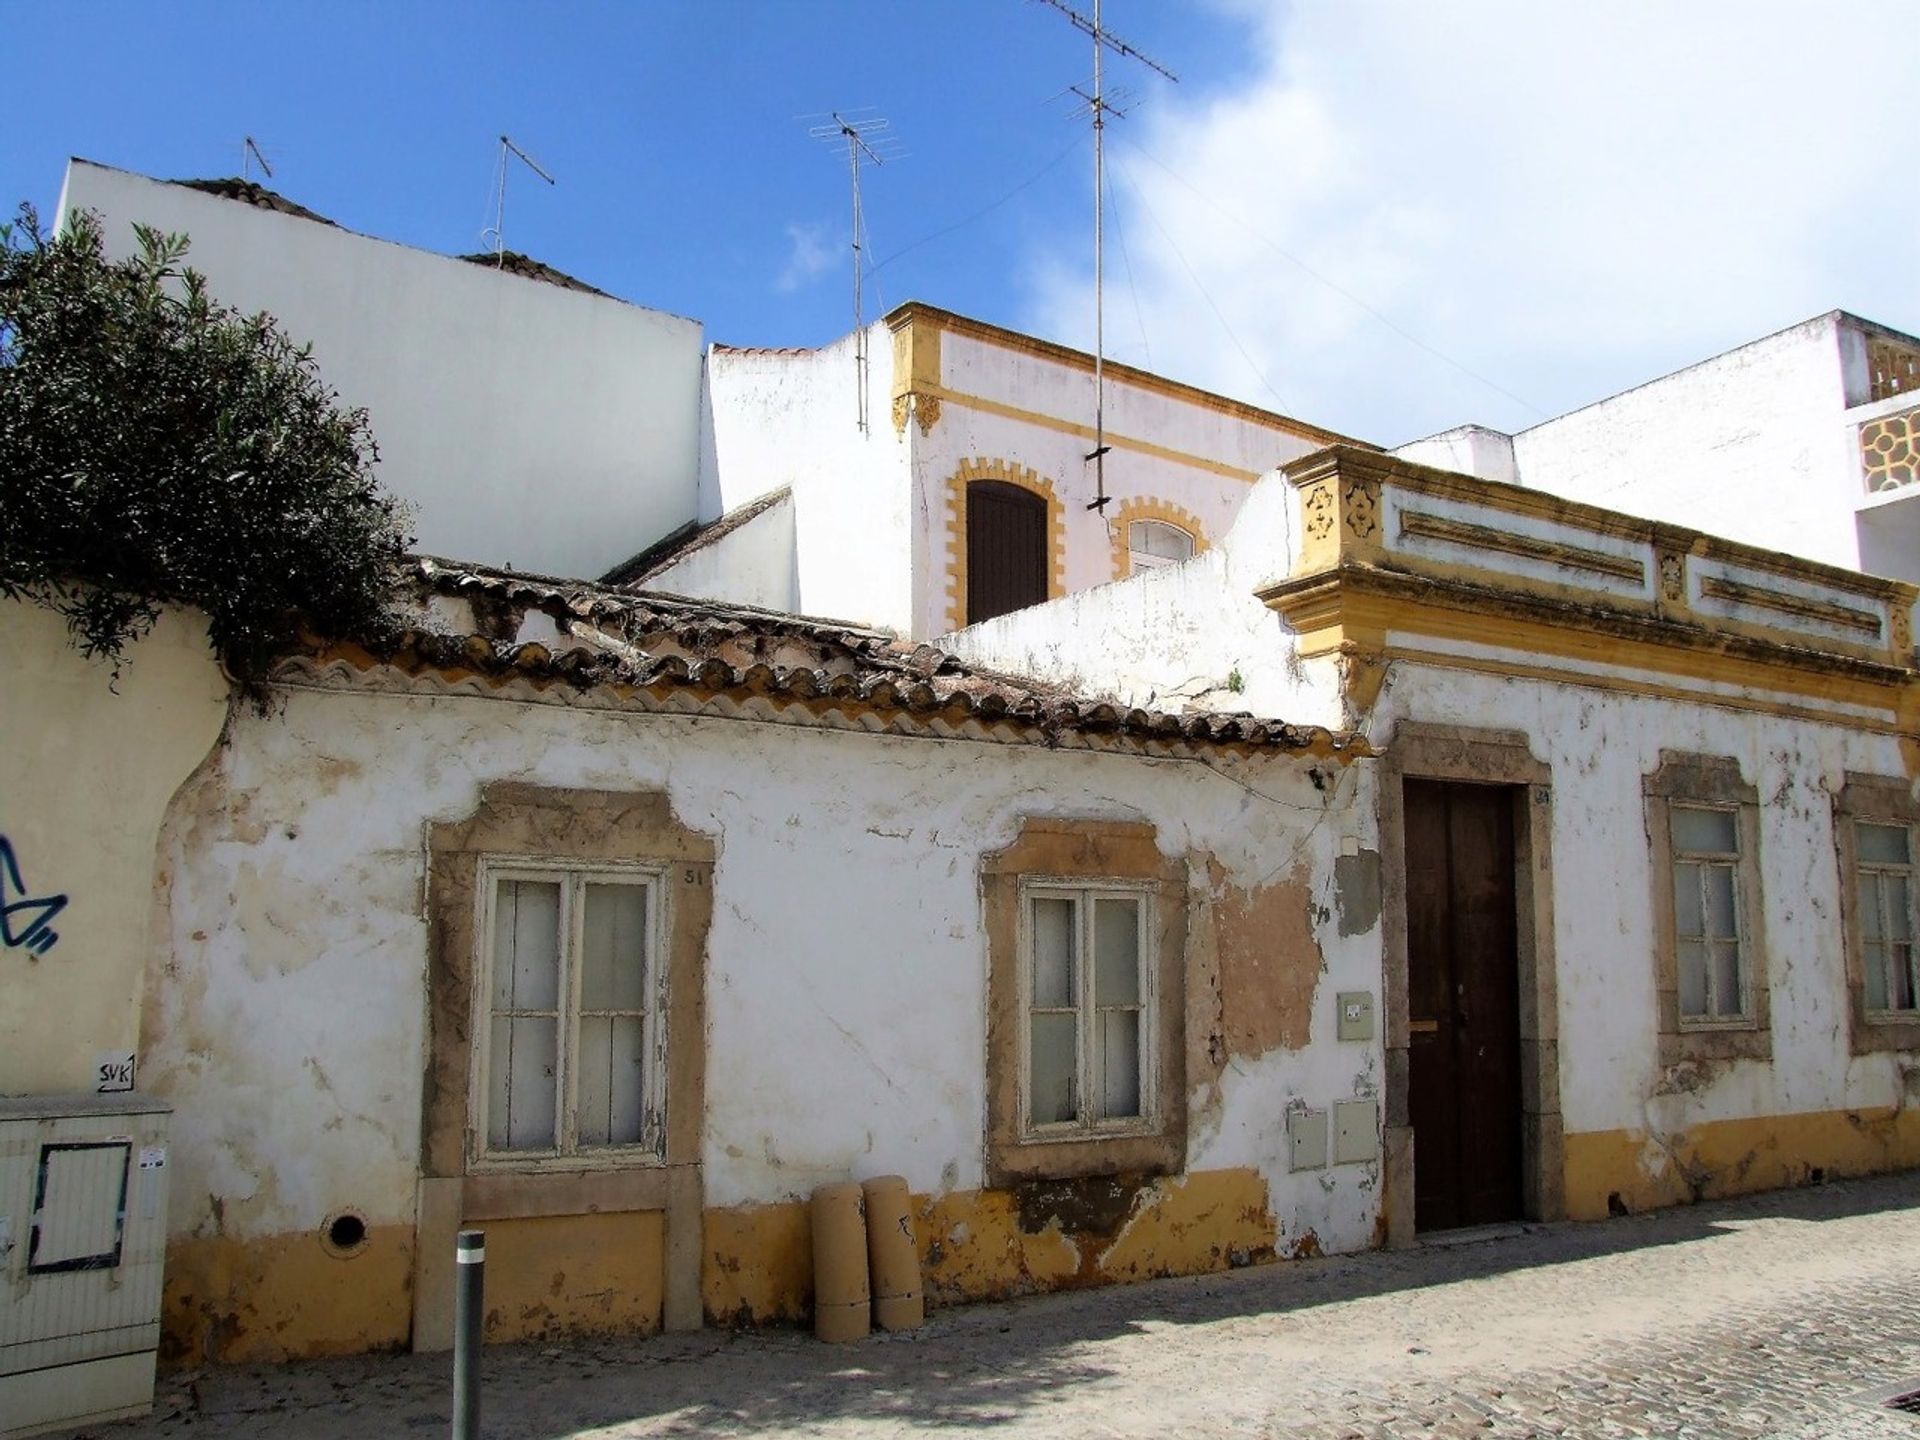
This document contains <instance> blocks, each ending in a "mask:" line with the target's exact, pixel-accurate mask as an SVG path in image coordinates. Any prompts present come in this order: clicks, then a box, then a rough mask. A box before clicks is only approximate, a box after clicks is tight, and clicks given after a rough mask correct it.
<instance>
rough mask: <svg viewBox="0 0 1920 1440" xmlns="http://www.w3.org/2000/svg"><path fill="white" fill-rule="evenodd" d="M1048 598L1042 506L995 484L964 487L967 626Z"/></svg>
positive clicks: (1014, 487)
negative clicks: (965, 493)
mask: <svg viewBox="0 0 1920 1440" xmlns="http://www.w3.org/2000/svg"><path fill="white" fill-rule="evenodd" d="M1046 598H1047V502H1046V501H1045V500H1044V499H1042V498H1041V497H1040V496H1038V495H1036V494H1034V493H1033V491H1031V490H1023V489H1021V488H1020V486H1018V485H1008V484H1006V483H1005V482H1004V481H1000V480H976V481H974V482H973V483H972V484H971V485H969V486H967V623H968V624H969V625H972V624H974V623H976V622H977V621H981V620H991V619H993V617H994V616H996V615H1005V614H1006V613H1007V612H1008V611H1010V610H1024V609H1025V608H1026V607H1027V606H1029V605H1038V604H1039V603H1040V602H1041V601H1042V600H1045V599H1046Z"/></svg>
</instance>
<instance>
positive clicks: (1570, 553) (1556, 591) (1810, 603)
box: [1260, 448, 1920, 753]
mask: <svg viewBox="0 0 1920 1440" xmlns="http://www.w3.org/2000/svg"><path fill="white" fill-rule="evenodd" d="M1287 473H1288V475H1289V478H1290V479H1291V480H1292V482H1293V484H1294V486H1295V488H1296V489H1297V491H1298V493H1299V496H1300V514H1301V517H1302V530H1301V539H1300V546H1299V553H1298V556H1297V558H1296V561H1295V565H1294V569H1293V573H1292V574H1291V575H1290V576H1288V577H1287V578H1286V579H1283V580H1281V581H1278V582H1276V583H1275V584H1273V585H1270V586H1268V587H1267V588H1266V589H1265V590H1263V591H1261V592H1260V598H1261V599H1263V600H1264V601H1265V602H1266V603H1267V604H1268V605H1269V606H1271V607H1272V608H1273V609H1274V610H1275V611H1277V612H1279V614H1280V615H1281V616H1282V617H1284V618H1285V620H1286V621H1287V623H1288V625H1289V626H1290V627H1291V628H1292V629H1293V630H1294V632H1295V634H1296V637H1297V645H1298V649H1299V653H1300V655H1301V656H1302V657H1303V658H1308V659H1311V658H1316V657H1333V658H1337V659H1338V660H1339V661H1340V662H1341V668H1342V676H1343V682H1344V685H1345V688H1346V691H1347V695H1346V698H1347V702H1348V705H1349V708H1356V707H1357V708H1364V706H1365V704H1366V703H1367V699H1368V696H1369V695H1370V694H1371V693H1373V692H1375V691H1377V688H1378V683H1379V674H1380V669H1381V666H1382V664H1383V663H1384V662H1385V661H1386V660H1388V659H1410V658H1420V659H1422V660H1425V661H1430V663H1433V664H1435V665H1446V666H1452V667H1455V668H1461V667H1465V668H1478V669H1481V670H1485V671H1487V672H1488V673H1513V674H1516V675H1517V674H1520V673H1522V672H1521V671H1519V670H1514V669H1513V668H1512V667H1513V666H1515V665H1520V666H1523V667H1527V669H1526V673H1528V674H1535V673H1538V675H1539V677H1540V678H1563V679H1566V680H1567V681H1569V683H1578V684H1582V685H1598V686H1602V687H1608V686H1611V687H1613V688H1618V689H1620V690H1623V691H1629V692H1633V693H1649V694H1652V693H1661V694H1666V693H1669V692H1670V693H1672V694H1673V695H1675V696H1676V697H1682V696H1688V695H1691V697H1692V698H1695V699H1699V700H1701V701H1702V703H1713V704H1730V705H1733V706H1735V707H1736V708H1745V709H1760V710H1768V709H1772V710H1774V711H1776V712H1777V713H1792V714H1801V713H1805V714H1807V715H1809V716H1813V717H1814V718H1823V719H1827V720H1830V721H1831V722H1833V723H1836V724H1842V725H1853V726H1856V727H1857V728H1863V729H1869V730H1872V729H1885V730H1891V731H1894V732H1896V733H1902V734H1911V733H1912V732H1913V730H1914V722H1915V720H1916V719H1920V675H1916V673H1915V670H1914V654H1913V636H1912V611H1913V607H1914V603H1915V600H1916V598H1920V588H1916V587H1915V586H1912V585H1908V584H1905V583H1903V582H1900V581H1893V580H1884V579H1881V578H1878V577H1875V576H1869V575H1860V574H1857V573H1855V572H1852V571H1846V570H1839V569H1836V568H1835V567H1832V566H1826V565H1819V564H1816V563H1814V562H1811V561H1801V560H1796V559H1794V558H1793V557H1790V556H1784V555H1779V554H1776V553H1774V552H1771V551H1762V550H1756V549H1754V548H1753V547H1749V546H1742V545H1736V544H1734V543H1732V542H1728V541H1723V540H1720V539H1718V538H1716V537H1713V536H1707V535H1703V534H1700V533H1699V532H1697V531H1689V530H1683V529H1681V528H1679V527H1676V526H1670V525H1662V524H1656V523H1654V522H1651V521H1645V520H1638V519H1635V518H1633V517H1630V516H1625V515H1618V514H1615V513H1613V512H1611V511H1605V510H1600V509H1598V508H1597V507H1594V506H1588V505H1579V504H1575V503H1573V502H1568V501H1562V500H1559V499H1557V498H1556V497H1553V496H1546V495H1541V494H1539V493H1537V492H1532V491H1522V490H1519V489H1518V487H1515V486H1508V485H1501V484H1499V483H1497V482H1493V481H1483V480H1477V479H1474V478H1473V477H1471V476H1464V475H1455V474H1452V473H1450V472H1446V471H1436V470H1429V469H1427V468H1426V467H1424V466H1415V465H1409V464H1407V463H1405V462H1403V461H1398V460H1393V459H1391V458H1389V457H1385V456H1381V455H1377V454H1374V453H1371V452H1366V451H1354V450H1348V449H1343V448H1335V449H1333V450H1328V451H1322V452H1320V453H1319V454H1317V455H1312V456H1308V457H1306V458H1305V459H1303V460H1301V461H1298V462H1296V463H1295V464H1294V465H1291V466H1289V467H1287ZM1428 496H1442V497H1445V498H1447V499H1449V500H1454V501H1458V502H1460V503H1461V504H1462V505H1463V506H1471V507H1473V511H1474V515H1475V518H1474V519H1472V520H1466V519H1462V518H1460V517H1458V516H1456V515H1440V514H1437V513H1434V512H1433V511H1432V510H1431V509H1422V508H1418V501H1419V500H1420V499H1421V498H1423V497H1428ZM1388 505H1390V506H1391V509H1392V511H1393V513H1394V514H1395V515H1397V517H1398V518H1397V521H1396V522H1395V524H1394V527H1393V528H1394V531H1395V533H1394V534H1392V535H1388V534H1385V533H1383V523H1382V522H1383V519H1384V518H1385V516H1386V514H1387V511H1386V510H1384V509H1383V506H1388ZM1503 515H1508V516H1526V517H1530V518H1531V519H1533V520H1536V521H1538V520H1544V521H1548V522H1552V523H1553V524H1554V526H1555V528H1556V529H1558V530H1559V531H1560V532H1561V533H1560V534H1559V535H1557V536H1547V535H1542V534H1541V533H1540V530H1541V528H1542V527H1540V526H1539V525H1533V526H1530V527H1529V528H1528V529H1526V530H1524V531H1523V530H1521V529H1519V528H1518V527H1514V528H1509V527H1507V526H1506V525H1504V524H1503V523H1502V519H1501V517H1502V516H1503ZM1406 537H1415V538H1427V539H1432V540H1439V541H1444V542H1447V543H1449V544H1451V545H1455V546H1459V547H1462V548H1464V549H1466V550H1468V551H1471V552H1472V554H1473V563H1455V562H1452V561H1441V560H1436V559H1434V558H1432V556H1431V555H1428V554H1420V553H1416V552H1413V551H1410V550H1408V549H1406V548H1403V547H1402V546H1401V544H1400V543H1399V542H1400V541H1401V540H1402V539H1404V538H1406ZM1588 537H1593V538H1594V539H1596V540H1597V539H1600V538H1601V537H1608V538H1611V539H1614V540H1626V541H1630V542H1633V543H1634V544H1635V545H1636V546H1637V547H1641V553H1642V554H1643V555H1644V556H1645V557H1646V558H1645V559H1638V558H1635V557H1633V556H1631V555H1627V554H1623V553H1621V552H1620V550H1618V549H1609V548H1602V546H1601V545H1600V544H1593V543H1587V542H1588ZM1506 556H1517V557H1520V558H1522V559H1531V560H1546V561H1551V562H1553V563H1555V564H1557V565H1560V566H1563V567H1566V570H1567V571H1568V572H1569V573H1568V574H1567V575H1566V578H1564V579H1557V580H1556V579H1542V578H1540V577H1539V576H1538V575H1537V574H1521V573H1518V572H1517V571H1516V570H1515V568H1514V567H1513V566H1512V565H1511V564H1504V565H1503V557H1506ZM1703 561H1705V562H1713V563H1712V567H1711V569H1710V570H1708V571H1706V573H1701V574H1698V575H1697V576H1696V575H1695V574H1692V573H1690V572H1692V571H1693V570H1694V567H1696V566H1698V565H1700V564H1701V562H1703ZM1735 568H1737V570H1739V571H1741V572H1744V573H1746V574H1748V575H1758V576H1771V575H1777V576H1779V577H1781V578H1782V579H1788V580H1793V581H1797V582H1799V583H1800V586H1801V587H1803V588H1804V590H1805V591H1807V592H1811V593H1795V592H1793V591H1789V590H1787V589H1784V588H1778V587H1775V586H1773V585H1770V584H1763V583H1758V582H1757V581H1756V580H1751V579H1736V578H1733V577H1732V576H1731V575H1728V574H1725V573H1721V572H1723V571H1725V570H1729V569H1735ZM1620 580H1625V581H1628V582H1630V583H1631V585H1632V587H1633V588H1632V589H1630V590H1627V591H1625V592H1623V591H1622V589H1621V588H1620V587H1619V586H1618V585H1617V584H1611V583H1610V582H1616V581H1620ZM1821 591H1824V592H1826V594H1825V595H1822V594H1820V593H1818V592H1821ZM1696 593H1697V594H1698V595H1700V596H1701V597H1702V598H1703V599H1712V600H1716V601H1720V602H1723V603H1726V604H1730V605H1738V606H1740V607H1741V608H1742V609H1743V610H1744V611H1746V612H1747V613H1746V614H1744V615H1740V616H1727V615H1719V614H1707V613H1704V612H1703V611H1702V610H1701V609H1699V608H1696V607H1695V606H1694V604H1693V603H1692V601H1691V599H1690V597H1691V596H1692V595H1693V594H1696ZM1843 601H1858V602H1859V603H1857V604H1856V603H1843ZM1756 611H1758V612H1760V614H1759V615H1756V614H1755V612H1756ZM1769 611H1770V612H1772V613H1773V614H1775V615H1778V616H1780V617H1782V618H1781V619H1780V620H1779V621H1778V622H1773V621H1770V620H1768V619H1766V618H1764V616H1765V613H1766V612H1769ZM1814 624H1818V625H1821V626H1837V627H1841V628H1842V629H1844V630H1849V631H1852V632H1854V634H1853V635H1852V636H1850V637H1848V638H1835V637H1833V636H1832V635H1831V634H1830V633H1827V634H1823V633H1819V632H1818V631H1815V630H1812V629H1810V628H1809V626H1810V625H1814ZM1436 642H1439V643H1436ZM1463 642H1464V643H1465V644H1466V645H1469V646H1472V647H1475V648H1476V649H1478V648H1479V647H1486V649H1487V651H1488V652H1489V653H1488V654H1487V655H1485V656H1483V657H1480V658H1469V657H1466V656H1463V655H1462V654H1461V652H1460V651H1459V650H1457V649H1455V650H1454V651H1453V652H1452V653H1448V649H1447V647H1448V646H1449V645H1454V646H1458V645H1460V644H1461V643H1463ZM1499 653H1504V655H1505V657H1507V658H1505V659H1502V658H1497V656H1498V654H1499ZM1555 659H1557V660H1560V661H1563V662H1575V663H1577V664H1580V665H1585V666H1598V667H1608V668H1610V669H1613V670H1615V671H1635V672H1640V673H1641V674H1642V675H1643V676H1644V675H1649V674H1650V675H1658V676H1661V677H1668V678H1666V679H1663V680H1662V681H1661V682H1659V684H1658V685H1657V686H1652V685H1650V682H1647V681H1646V680H1644V679H1641V680H1629V679H1628V678H1627V677H1626V676H1624V675H1620V676H1618V677H1617V678H1612V677H1609V676H1608V675H1607V674H1605V673H1601V674H1595V673H1594V672H1593V671H1592V670H1587V671H1583V672H1575V671H1571V670H1557V671H1556V670H1553V669H1552V668H1551V663H1550V662H1551V661H1553V660H1555ZM1503 666H1504V667H1506V669H1505V670H1503V669H1502V667H1503ZM1542 667H1545V668H1542ZM1688 681H1691V682H1693V683H1694V684H1695V685H1696V686H1698V685H1702V684H1704V685H1709V686H1714V687H1727V689H1724V690H1718V691H1716V692H1713V693H1712V694H1711V698H1708V692H1705V691H1702V690H1698V689H1696V690H1693V691H1691V692H1689V691H1688V690H1687V689H1686V682H1688ZM1733 687H1738V688H1740V689H1743V690H1746V691H1748V692H1750V693H1749V694H1748V695H1747V696H1746V697H1744V698H1743V697H1741V696H1740V695H1738V694H1733V693H1731V690H1732V688H1733ZM1363 692H1365V693H1363ZM1822 706H1825V707H1828V708H1827V709H1826V710H1825V711H1824V713H1823V712H1822V710H1821V707H1822ZM1834 707H1845V710H1853V711H1860V710H1864V711H1867V712H1871V713H1872V714H1874V715H1877V716H1879V717H1881V718H1879V719H1878V720H1868V719H1864V718H1862V717H1861V716H1860V715H1858V714H1852V715H1850V714H1848V713H1845V710H1840V709H1836V708H1834ZM1916 753H1920V751H1917V752H1916Z"/></svg>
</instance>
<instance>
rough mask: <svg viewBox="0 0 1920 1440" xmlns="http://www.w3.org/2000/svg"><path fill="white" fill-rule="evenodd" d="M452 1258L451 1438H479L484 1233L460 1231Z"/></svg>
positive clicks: (484, 1276) (483, 1297) (484, 1279)
mask: <svg viewBox="0 0 1920 1440" xmlns="http://www.w3.org/2000/svg"><path fill="white" fill-rule="evenodd" d="M453 1258H454V1260H455V1262H456V1264H455V1265H454V1270H455V1272H456V1273H455V1278H454V1292H453V1440H480V1320H481V1317H482V1316H483V1315H484V1314H485V1313H486V1291H487V1278H486V1277H487V1232H486V1231H484V1230H462V1231H461V1232H460V1238H459V1240H458V1241H457V1242H456V1244H455V1247H454V1253H453Z"/></svg>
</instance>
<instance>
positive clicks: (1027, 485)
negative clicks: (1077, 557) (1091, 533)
mask: <svg viewBox="0 0 1920 1440" xmlns="http://www.w3.org/2000/svg"><path fill="white" fill-rule="evenodd" d="M976 480H1000V481H1004V482H1005V483H1006V484H1008V485H1018V486H1019V487H1020V488H1021V489H1023V490H1031V491H1032V492H1033V493H1034V494H1036V495H1038V496H1040V497H1041V498H1042V499H1043V500H1045V501H1046V502H1047V598H1048V599H1049V600H1057V599H1059V598H1060V597H1061V596H1062V595H1064V594H1066V593H1067V507H1066V504H1065V502H1064V501H1062V500H1061V498H1060V496H1059V493H1058V492H1057V491H1055V490H1054V488H1053V482H1052V481H1051V480H1049V479H1047V477H1046V476H1044V475H1041V474H1039V473H1038V472H1037V471H1035V470H1033V469H1030V468H1029V467H1028V466H1025V465H1018V464H1015V463H1014V462H1013V461H1011V460H992V459H987V458H985V457H983V456H975V457H974V458H973V459H971V460H962V461H961V462H960V468H959V469H957V470H955V471H954V472H953V474H952V475H951V476H949V477H948V479H947V629H948V631H949V632H952V631H954V630H964V629H965V628H966V625H967V486H969V485H971V484H972V483H973V482H974V481H976Z"/></svg>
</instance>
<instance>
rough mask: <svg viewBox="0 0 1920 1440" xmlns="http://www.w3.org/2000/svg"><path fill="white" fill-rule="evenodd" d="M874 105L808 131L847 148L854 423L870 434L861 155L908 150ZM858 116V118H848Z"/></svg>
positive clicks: (890, 156) (898, 155)
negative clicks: (874, 110)
mask: <svg viewBox="0 0 1920 1440" xmlns="http://www.w3.org/2000/svg"><path fill="white" fill-rule="evenodd" d="M872 108H873V107H872V106H871V105H867V106H862V107H861V108H860V109H858V110H849V111H847V112H845V113H844V114H843V113H841V112H840V111H838V110H834V111H831V112H829V117H828V119H827V120H826V122H824V123H822V124H819V125H815V126H812V127H811V128H809V129H808V131H807V134H809V135H811V136H812V137H813V138H814V139H816V140H825V141H828V142H829V143H832V144H835V145H838V144H841V143H844V144H845V145H846V147H847V170H848V171H849V173H850V174H851V175H852V177H853V380H854V386H853V388H854V395H855V397H856V398H855V402H854V403H855V406H856V412H855V419H854V424H855V425H856V427H858V429H859V431H860V433H861V434H863V435H864V434H866V433H867V408H868V407H867V323H866V310H865V281H866V273H865V270H866V262H865V257H864V256H863V255H862V253H861V236H863V235H864V234H865V233H866V217H865V214H864V213H863V212H862V210H861V208H860V161H861V160H862V158H864V159H866V160H868V161H871V162H872V163H873V164H875V165H882V164H885V163H886V162H887V161H888V160H901V159H904V158H905V152H903V151H902V150H900V149H899V148H898V147H899V144H900V141H899V138H898V137H897V136H895V135H893V134H892V133H890V132H891V131H892V129H893V124H892V122H891V121H889V120H887V119H885V118H883V117H881V116H878V115H870V114H868V113H867V112H868V111H870V110H872ZM849 117H857V118H849Z"/></svg>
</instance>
